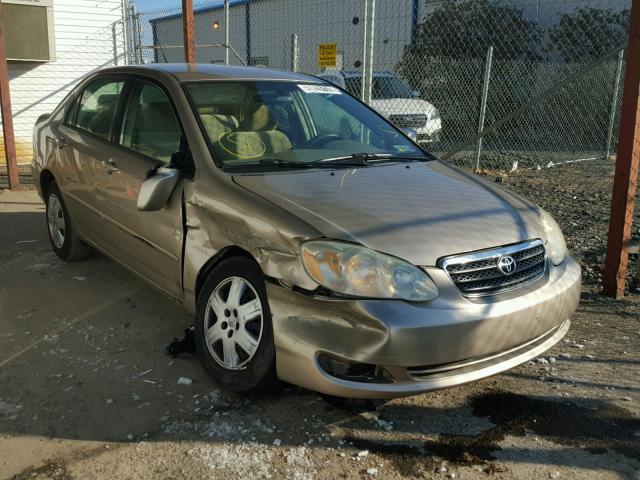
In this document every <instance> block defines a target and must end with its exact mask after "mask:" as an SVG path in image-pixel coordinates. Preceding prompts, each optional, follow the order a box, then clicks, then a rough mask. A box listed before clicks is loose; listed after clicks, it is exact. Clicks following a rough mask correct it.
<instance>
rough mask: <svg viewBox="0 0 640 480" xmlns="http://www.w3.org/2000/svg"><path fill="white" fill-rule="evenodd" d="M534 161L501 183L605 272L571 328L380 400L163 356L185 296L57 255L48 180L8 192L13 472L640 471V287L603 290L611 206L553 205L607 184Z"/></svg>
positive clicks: (183, 322) (7, 395)
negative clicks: (235, 382)
mask: <svg viewBox="0 0 640 480" xmlns="http://www.w3.org/2000/svg"><path fill="white" fill-rule="evenodd" d="M605 167H606V166H605ZM605 167H603V168H604V170H603V172H604V174H603V175H600V176H599V177H598V178H601V179H603V180H602V181H603V182H604V183H606V182H607V180H606V178H608V173H607V172H608V171H609V170H610V169H609V170H606V168H605ZM543 174H547V173H546V172H543ZM526 175H529V173H526V172H525V173H520V174H517V175H513V176H509V177H507V178H505V179H504V184H505V185H507V186H509V187H513V188H514V189H516V190H518V191H522V190H525V187H526V188H529V190H528V193H527V194H528V196H530V197H531V198H533V199H534V200H536V201H540V202H541V203H542V204H543V205H544V206H545V207H546V208H547V209H548V210H550V211H551V212H552V213H554V215H556V217H557V218H558V219H559V221H560V223H561V224H562V226H563V228H565V231H567V229H568V230H569V231H568V232H567V238H568V240H569V243H570V246H571V247H573V248H574V250H575V251H577V253H578V254H580V256H582V257H583V258H584V261H585V263H586V265H587V266H592V268H593V269H594V272H595V273H594V277H593V279H591V277H587V284H588V285H587V288H586V289H585V292H584V294H583V298H582V302H581V305H580V307H579V310H578V312H577V313H576V315H575V317H574V318H573V326H572V329H571V331H570V333H569V336H568V338H567V339H566V340H565V341H564V342H563V343H561V344H559V345H558V346H557V347H556V348H554V349H553V350H552V351H551V352H549V353H548V354H547V355H546V356H545V360H544V361H543V360H538V361H537V362H531V363H529V364H527V365H523V366H521V367H519V368H517V369H515V370H513V371H511V372H509V373H508V374H504V375H500V376H497V377H494V378H491V379H487V380H485V381H482V382H478V383H475V384H472V385H468V386H463V387H458V388H454V389H451V390H447V391H441V392H436V393H432V394H428V395H421V396H417V397H412V398H408V399H400V400H394V401H390V402H387V403H383V404H377V405H374V404H368V403H354V402H348V403H342V404H335V403H332V402H329V401H327V400H326V399H323V398H321V397H320V396H318V395H317V394H315V393H313V392H309V391H306V390H301V389H297V388H293V387H288V388H283V389H282V390H281V391H278V392H274V393H272V394H270V395H268V396H263V397H259V398H256V397H253V398H247V397H241V396H237V395H232V394H228V393H225V392H223V391H220V390H219V389H217V388H216V386H215V385H214V384H213V383H212V382H211V381H210V380H209V379H208V378H207V377H206V375H205V374H204V373H203V371H202V369H201V368H200V366H199V364H198V362H197V360H196V359H195V358H193V357H190V356H188V355H187V356H184V357H180V358H178V359H175V360H172V359H170V358H168V357H166V356H165V354H164V347H165V346H166V344H167V343H168V342H169V341H170V340H171V339H172V338H173V337H174V336H177V335H179V334H180V332H181V330H182V329H183V328H184V327H185V326H187V325H189V323H190V318H189V317H187V316H186V315H185V314H183V313H182V312H181V310H180V309H179V308H178V307H176V306H175V305H173V304H172V303H170V302H169V301H168V300H166V299H165V298H164V297H163V296H162V295H160V294H158V293H156V292H155V291H154V290H153V289H152V288H150V287H148V286H146V285H145V284H144V283H142V282H140V281H138V280H137V279H135V278H134V277H133V276H131V275H130V274H128V273H127V272H125V271H124V270H123V269H121V268H120V267H119V266H117V265H116V264H114V263H113V262H111V261H109V260H107V259H106V258H103V257H101V256H95V257H93V258H91V259H89V260H87V261H85V262H81V263H76V264H65V263H63V262H60V261H58V260H57V258H56V257H55V256H54V255H53V254H52V253H51V250H50V248H49V245H48V241H47V239H46V232H45V224H44V214H43V206H42V205H41V204H40V203H39V199H38V198H37V195H36V194H35V192H22V193H17V194H16V193H0V225H2V228H1V229H0V478H3V479H4V478H14V479H27V478H29V479H45V478H51V479H113V478H117V479H146V478H166V479H176V478H189V479H190V480H195V479H201V478H216V479H218V478H222V479H226V478H229V479H231V478H293V479H306V478H318V479H321V478H332V479H333V478H366V477H375V478H401V477H402V478H443V479H445V478H467V479H476V478H477V479H481V478H482V479H484V478H496V479H508V478H523V479H533V478H584V479H594V478H595V479H605V478H622V479H631V478H634V479H640V416H639V414H640V381H639V380H638V379H640V298H638V296H637V295H635V296H634V295H632V296H630V297H628V298H627V299H625V300H624V301H611V300H607V299H605V298H603V297H601V296H599V295H597V294H595V293H593V289H591V288H589V285H592V284H593V282H594V281H595V279H596V277H595V275H597V271H596V268H597V265H598V258H599V255H600V254H601V251H603V248H604V247H603V243H602V237H601V234H600V233H599V232H601V230H602V228H603V226H602V221H601V220H600V219H598V218H595V217H594V218H593V219H592V218H591V216H590V215H587V214H586V213H576V214H575V216H573V214H569V213H566V212H565V213H564V214H563V213H561V212H560V211H559V210H558V211H555V210H554V208H553V207H554V205H553V203H554V202H553V198H552V197H551V195H552V194H555V195H557V196H558V199H559V200H563V199H564V201H565V203H563V204H561V205H560V206H561V207H562V208H560V210H563V209H564V208H569V206H570V204H571V202H570V200H569V199H571V200H574V199H572V198H571V197H573V196H574V195H575V196H578V195H583V194H584V195H585V199H588V198H590V197H589V195H594V194H595V193H586V192H582V191H575V192H572V190H573V189H577V187H576V185H575V183H570V182H567V181H566V179H565V181H562V180H561V179H556V180H554V181H551V180H549V182H547V184H550V185H551V188H552V190H558V191H559V193H553V192H551V193H550V192H549V191H547V192H546V193H545V191H544V190H543V186H540V185H544V183H542V182H540V183H539V186H538V187H536V188H535V189H531V188H530V187H529V186H530V185H532V184H533V185H536V182H531V181H530V179H529V180H527V178H526ZM594 175H595V174H594ZM536 178H537V177H536ZM550 178H555V177H554V175H553V174H550ZM567 178H571V177H567ZM590 183H593V181H592V182H590ZM603 185H604V184H603ZM603 185H601V186H600V187H598V188H596V190H598V192H597V193H598V194H599V195H602V196H603V197H602V198H600V199H598V200H597V201H596V198H594V199H593V201H592V202H590V203H591V204H592V205H594V206H595V209H596V210H597V211H600V210H601V209H602V208H605V210H606V207H601V205H600V203H601V202H604V200H603V199H604V196H606V192H604V190H605V188H604V187H606V185H604V186H603ZM594 188H595V187H594ZM563 189H565V190H567V192H563V191H562V190H563ZM580 198H581V199H582V197H580ZM583 204H584V205H585V207H584V208H586V205H588V204H589V202H582V201H581V203H579V205H580V208H583V207H582V205H583ZM565 205H566V207H565ZM574 205H575V204H574ZM557 206H558V205H556V207H557ZM574 210H575V208H574ZM571 222H574V223H576V225H577V226H575V227H573V228H574V229H575V233H574V229H572V228H571V227H572V226H571V225H570V223H571ZM589 222H591V223H589ZM605 222H606V220H605ZM580 232H582V233H583V234H584V235H582V234H581V233H580ZM583 237H586V238H587V240H584V245H583V244H582V243H580V242H582V241H583ZM589 239H591V240H589ZM574 244H575V245H574ZM180 377H187V378H189V379H191V380H193V383H192V384H189V385H183V384H179V379H180ZM367 472H369V473H367Z"/></svg>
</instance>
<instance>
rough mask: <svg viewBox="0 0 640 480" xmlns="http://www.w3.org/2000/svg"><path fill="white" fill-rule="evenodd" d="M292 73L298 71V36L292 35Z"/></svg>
mask: <svg viewBox="0 0 640 480" xmlns="http://www.w3.org/2000/svg"><path fill="white" fill-rule="evenodd" d="M291 71H292V72H297V71H298V34H297V33H292V34H291Z"/></svg>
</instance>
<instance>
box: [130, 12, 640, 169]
mask: <svg viewBox="0 0 640 480" xmlns="http://www.w3.org/2000/svg"><path fill="white" fill-rule="evenodd" d="M629 7H630V1H629V0H583V1H575V0H557V1H549V0H511V1H508V0H444V1H432V0H229V1H228V2H224V1H223V0H210V1H206V2H203V3H199V4H196V5H195V8H194V12H195V38H196V58H197V61H198V62H200V63H221V64H224V63H228V64H239V65H259V66H265V67H272V68H279V69H286V70H296V71H300V72H304V73H310V74H315V75H320V76H323V77H324V78H326V79H328V80H330V81H332V82H335V83H337V84H338V85H340V86H342V87H343V88H346V89H347V90H349V91H350V92H351V93H353V94H355V95H358V96H361V97H363V98H364V99H365V100H366V101H368V103H370V105H371V106H372V107H373V108H375V109H376V110H378V111H379V112H380V113H382V114H383V115H385V116H386V117H387V118H389V119H390V120H391V121H392V122H394V123H395V124H396V125H398V126H401V127H405V128H411V129H414V130H415V131H416V134H417V138H418V140H419V141H420V142H421V143H423V144H424V145H426V146H427V148H428V149H430V150H431V151H435V152H437V153H440V154H441V155H444V157H445V158H447V159H448V160H450V161H453V162H456V163H458V164H462V165H464V166H468V167H480V168H501V169H512V168H514V167H534V168H535V167H544V166H547V165H549V164H556V163H565V162H575V161H579V160H585V159H592V158H603V157H606V156H609V155H611V154H612V152H615V148H616V141H617V125H618V123H619V122H618V115H619V107H620V96H621V88H619V85H620V80H621V78H622V76H623V73H624V46H625V45H626V37H627V23H628V17H629V10H628V9H629ZM128 20H129V21H128V24H129V25H130V38H131V39H132V52H134V55H133V56H132V57H130V58H131V61H133V62H137V63H149V62H180V61H183V57H184V53H183V40H182V12H181V9H180V5H179V3H178V2H176V6H175V8H172V9H164V10H154V11H144V12H143V11H141V12H135V8H132V10H130V11H129V15H128ZM367 72H370V74H366V73H367ZM481 132H485V133H484V134H483V135H480V134H481ZM478 137H480V138H478Z"/></svg>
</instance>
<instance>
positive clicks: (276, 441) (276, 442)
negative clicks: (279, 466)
mask: <svg viewBox="0 0 640 480" xmlns="http://www.w3.org/2000/svg"><path fill="white" fill-rule="evenodd" d="M273 444H274V445H275V446H276V447H279V446H280V445H281V444H282V440H280V439H279V438H276V439H275V440H274V441H273Z"/></svg>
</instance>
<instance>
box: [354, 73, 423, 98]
mask: <svg viewBox="0 0 640 480" xmlns="http://www.w3.org/2000/svg"><path fill="white" fill-rule="evenodd" d="M344 82H345V86H346V89H347V92H349V93H350V94H351V95H353V96H354V97H360V91H361V90H362V77H345V79H344ZM371 97H372V98H373V99H374V100H381V99H384V98H413V97H414V95H413V92H412V91H411V90H409V87H407V86H406V85H405V84H404V83H403V82H402V80H400V79H399V78H396V77H376V76H375V75H374V77H373V83H372V88H371Z"/></svg>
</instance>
